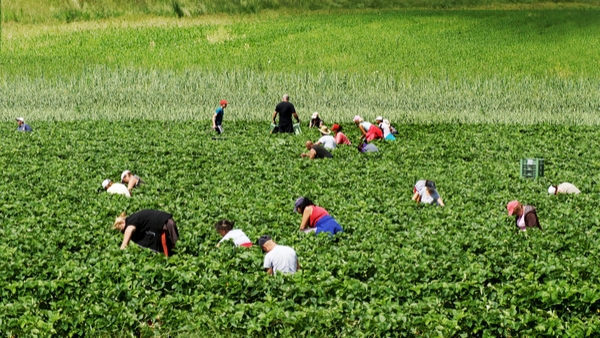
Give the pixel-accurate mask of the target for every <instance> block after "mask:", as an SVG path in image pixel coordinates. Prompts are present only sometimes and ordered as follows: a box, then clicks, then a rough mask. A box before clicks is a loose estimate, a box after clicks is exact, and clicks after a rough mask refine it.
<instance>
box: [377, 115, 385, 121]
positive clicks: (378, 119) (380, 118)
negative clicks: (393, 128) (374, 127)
mask: <svg viewBox="0 0 600 338" xmlns="http://www.w3.org/2000/svg"><path fill="white" fill-rule="evenodd" d="M375 121H383V117H381V116H377V117H376V118H375Z"/></svg>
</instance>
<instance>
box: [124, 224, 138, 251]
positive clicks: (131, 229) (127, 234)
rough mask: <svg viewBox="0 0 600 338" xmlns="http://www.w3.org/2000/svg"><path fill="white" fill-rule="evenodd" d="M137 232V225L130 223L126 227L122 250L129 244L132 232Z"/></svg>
mask: <svg viewBox="0 0 600 338" xmlns="http://www.w3.org/2000/svg"><path fill="white" fill-rule="evenodd" d="M134 232H135V226H133V225H128V226H127V227H126V228H125V233H124V234H123V243H121V250H124V249H125V248H126V247H127V244H129V240H130V239H131V234H133V233H134Z"/></svg>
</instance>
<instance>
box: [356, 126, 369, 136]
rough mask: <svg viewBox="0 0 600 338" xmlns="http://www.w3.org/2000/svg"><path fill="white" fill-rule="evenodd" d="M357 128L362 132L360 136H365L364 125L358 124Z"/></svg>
mask: <svg viewBox="0 0 600 338" xmlns="http://www.w3.org/2000/svg"><path fill="white" fill-rule="evenodd" d="M358 129H360V132H361V133H362V136H361V137H360V138H361V139H363V138H364V137H365V136H367V131H366V130H365V127H363V126H362V124H359V125H358Z"/></svg>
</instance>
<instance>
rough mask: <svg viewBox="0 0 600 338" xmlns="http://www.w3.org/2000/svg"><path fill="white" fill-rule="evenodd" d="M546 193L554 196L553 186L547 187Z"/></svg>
mask: <svg viewBox="0 0 600 338" xmlns="http://www.w3.org/2000/svg"><path fill="white" fill-rule="evenodd" d="M548 193H549V194H550V195H554V194H555V193H556V187H554V186H553V185H551V186H549V187H548Z"/></svg>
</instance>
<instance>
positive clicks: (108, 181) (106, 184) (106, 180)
mask: <svg viewBox="0 0 600 338" xmlns="http://www.w3.org/2000/svg"><path fill="white" fill-rule="evenodd" d="M110 182H112V181H111V180H110V178H107V179H105V180H104V181H102V188H103V189H106V187H107V186H108V185H109V184H110Z"/></svg>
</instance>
